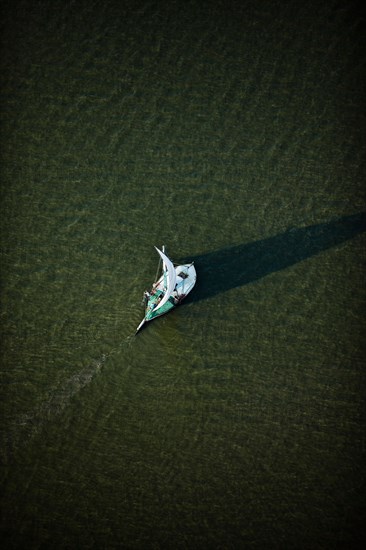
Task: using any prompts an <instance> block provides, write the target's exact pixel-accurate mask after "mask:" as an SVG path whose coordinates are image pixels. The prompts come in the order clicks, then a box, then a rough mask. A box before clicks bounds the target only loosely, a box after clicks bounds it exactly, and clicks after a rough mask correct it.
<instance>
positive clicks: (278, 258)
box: [184, 212, 366, 304]
mask: <svg viewBox="0 0 366 550" xmlns="http://www.w3.org/2000/svg"><path fill="white" fill-rule="evenodd" d="M365 230H366V213H365V212H362V213H360V214H355V215H353V216H344V217H342V218H338V219H335V220H333V221H331V222H329V223H322V224H318V225H312V226H309V227H302V228H298V229H296V228H295V229H289V230H288V231H286V232H285V233H281V234H280V235H276V236H275V237H269V238H268V239H263V240H261V241H256V242H253V243H248V244H242V245H238V246H232V247H229V248H224V249H222V250H218V251H216V252H208V253H207V254H202V255H199V256H196V257H193V258H192V257H191V258H190V259H189V260H188V259H186V260H185V261H194V263H195V267H196V270H197V284H196V287H195V288H194V290H193V292H192V293H191V294H190V295H189V296H187V298H186V300H185V301H184V303H185V304H188V303H192V302H198V301H199V300H204V299H206V298H212V297H213V296H216V295H217V294H220V293H222V292H226V291H227V290H230V289H232V288H237V287H239V286H242V285H246V284H248V283H252V282H253V281H257V280H258V279H261V278H262V277H265V276H266V275H269V274H270V273H274V272H275V271H279V270H281V269H285V268H286V267H289V266H291V265H293V264H295V263H297V262H301V261H302V260H305V259H306V258H310V257H311V256H314V255H315V254H318V253H319V252H322V251H324V250H327V249H328V248H331V247H333V246H336V245H338V244H341V243H342V242H344V241H347V240H348V239H351V238H352V237H355V236H356V235H358V234H359V233H362V232H364V231H365Z"/></svg>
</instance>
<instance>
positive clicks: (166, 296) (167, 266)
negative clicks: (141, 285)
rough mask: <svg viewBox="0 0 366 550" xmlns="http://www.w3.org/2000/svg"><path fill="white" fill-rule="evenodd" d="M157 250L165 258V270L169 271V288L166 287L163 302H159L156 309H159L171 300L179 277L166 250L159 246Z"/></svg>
mask: <svg viewBox="0 0 366 550" xmlns="http://www.w3.org/2000/svg"><path fill="white" fill-rule="evenodd" d="M155 248H156V247H155ZM156 250H157V252H158V253H159V254H160V257H161V259H162V260H163V267H164V270H166V272H167V288H166V289H164V292H165V294H164V297H163V299H162V300H161V302H160V303H159V305H158V306H157V307H156V309H155V311H157V310H158V309H160V308H161V307H163V305H164V304H165V303H166V302H167V301H168V300H169V298H170V296H171V294H172V292H173V290H174V287H175V283H176V277H177V276H176V273H175V269H174V265H173V263H172V262H171V261H170V260H169V258H168V256H166V255H165V254H164V252H162V251H161V250H159V249H158V248H156Z"/></svg>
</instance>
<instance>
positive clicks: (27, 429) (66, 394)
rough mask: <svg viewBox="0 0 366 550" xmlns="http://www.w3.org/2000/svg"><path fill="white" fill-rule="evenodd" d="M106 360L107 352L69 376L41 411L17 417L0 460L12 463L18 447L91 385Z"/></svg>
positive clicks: (49, 396)
mask: <svg viewBox="0 0 366 550" xmlns="http://www.w3.org/2000/svg"><path fill="white" fill-rule="evenodd" d="M106 359H107V355H106V354H103V355H102V356H101V357H100V359H98V360H94V361H92V362H91V363H90V365H88V366H87V367H85V368H83V369H82V370H81V371H80V372H77V373H76V374H74V375H73V376H71V378H68V379H67V380H66V381H65V382H64V383H63V384H62V385H61V387H60V388H58V389H56V390H54V391H52V392H50V393H49V395H48V398H47V399H46V400H45V401H44V402H43V403H42V404H41V405H40V407H39V409H38V410H36V411H32V412H30V413H25V414H22V415H20V416H19V417H18V418H16V419H15V420H14V421H13V422H12V424H11V425H10V427H9V428H8V431H7V432H6V433H5V434H4V436H3V437H2V439H3V441H2V444H1V450H0V461H1V462H2V463H4V464H7V463H9V462H10V460H11V459H12V458H13V456H14V454H15V453H16V451H17V450H19V449H20V448H22V447H24V446H25V445H26V444H27V443H28V442H29V441H30V439H31V438H33V437H34V436H35V435H36V434H37V433H38V432H40V431H41V429H42V428H43V426H44V425H45V424H46V423H47V422H49V421H51V420H52V419H53V418H55V417H56V416H57V415H59V414H61V413H62V412H63V411H64V409H65V408H66V407H67V406H68V405H69V403H70V401H71V399H72V398H73V397H74V396H75V395H76V394H77V393H78V392H79V391H81V390H82V389H83V388H85V387H86V386H87V385H88V384H90V382H91V381H92V380H93V378H94V377H95V375H96V374H97V373H98V372H99V371H100V370H101V369H102V367H103V366H104V363H105V361H106Z"/></svg>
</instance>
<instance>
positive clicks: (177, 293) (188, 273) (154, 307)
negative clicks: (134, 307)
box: [136, 263, 197, 332]
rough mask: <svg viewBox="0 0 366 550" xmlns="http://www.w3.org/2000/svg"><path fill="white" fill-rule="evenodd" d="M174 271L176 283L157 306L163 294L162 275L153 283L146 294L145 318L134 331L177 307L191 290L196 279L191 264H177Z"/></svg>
mask: <svg viewBox="0 0 366 550" xmlns="http://www.w3.org/2000/svg"><path fill="white" fill-rule="evenodd" d="M175 273H176V285H175V288H174V290H173V292H172V293H171V295H170V296H169V298H168V300H167V301H166V302H165V303H164V304H163V305H162V306H161V307H160V308H158V305H159V302H160V301H161V299H162V297H163V296H164V275H162V276H161V277H160V279H159V280H158V281H157V282H156V283H154V285H153V287H152V289H151V291H150V293H149V294H148V298H147V303H146V309H145V318H144V319H143V321H142V322H141V323H140V325H139V327H138V329H137V331H136V332H138V331H139V330H140V328H142V326H143V325H144V324H145V322H148V321H152V320H153V319H156V318H157V317H161V315H165V314H166V313H168V312H169V311H171V310H172V309H174V308H175V307H177V306H178V305H179V304H180V303H181V302H182V300H184V298H185V297H186V296H187V295H188V294H189V293H190V292H191V290H192V288H193V287H194V285H195V283H196V279H197V274H196V270H195V267H194V265H193V263H192V264H183V265H178V266H177V267H176V268H175Z"/></svg>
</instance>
